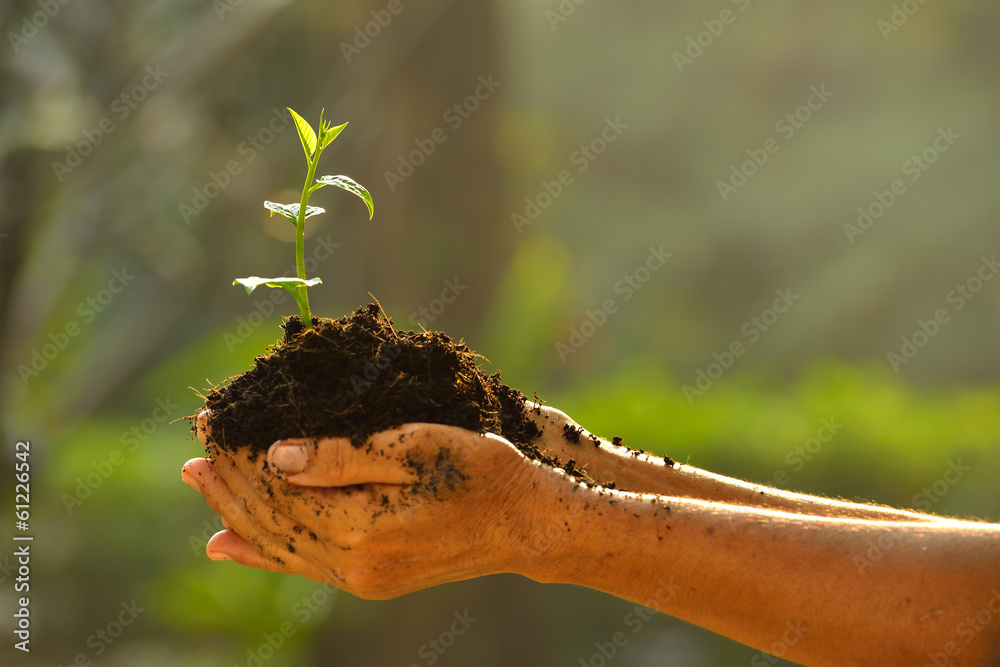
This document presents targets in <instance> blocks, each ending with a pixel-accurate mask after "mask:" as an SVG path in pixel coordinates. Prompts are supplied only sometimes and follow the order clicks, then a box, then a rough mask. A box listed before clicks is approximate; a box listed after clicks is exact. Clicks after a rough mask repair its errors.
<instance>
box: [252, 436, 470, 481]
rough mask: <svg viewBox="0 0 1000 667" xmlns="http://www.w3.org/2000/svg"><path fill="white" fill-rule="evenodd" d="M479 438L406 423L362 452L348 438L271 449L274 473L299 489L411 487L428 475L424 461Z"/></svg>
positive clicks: (373, 439)
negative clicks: (358, 486)
mask: <svg viewBox="0 0 1000 667" xmlns="http://www.w3.org/2000/svg"><path fill="white" fill-rule="evenodd" d="M479 437H480V436H479V435H478V434H476V433H473V432H472V431H467V430H465V429H461V428H457V427H454V426H444V425H441V424H404V425H403V426H400V427H399V428H394V429H389V430H386V431H381V432H379V433H376V434H374V435H372V436H371V438H369V440H368V442H367V443H366V445H365V446H364V447H355V446H354V445H353V444H352V443H351V441H350V439H348V438H321V439H311V438H291V439H288V440H279V441H278V442H276V443H274V444H273V445H271V448H270V449H269V450H268V453H267V462H268V465H269V467H270V468H271V470H272V471H273V472H274V473H275V474H277V475H278V476H280V477H281V478H282V479H286V480H288V481H289V482H293V483H295V484H298V485H301V486H326V487H331V486H351V485H355V484H369V483H378V484H413V483H418V482H419V481H420V480H421V478H422V477H423V476H425V475H426V474H428V473H429V472H431V471H429V470H428V469H427V465H426V460H425V459H426V457H427V455H428V454H429V453H431V452H437V451H439V450H440V449H442V448H444V449H448V450H455V451H460V450H461V449H462V448H464V447H467V446H468V445H470V444H474V443H475V442H476V440H475V439H476V438H479Z"/></svg>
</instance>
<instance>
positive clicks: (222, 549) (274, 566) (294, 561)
mask: <svg viewBox="0 0 1000 667" xmlns="http://www.w3.org/2000/svg"><path fill="white" fill-rule="evenodd" d="M205 551H206V553H208V557H209V558H211V559H212V560H231V561H234V562H236V563H239V564H240V565H246V566H247V567H253V568H257V569H259V570H269V571H271V572H281V573H282V574H301V575H302V576H304V577H308V578H310V579H312V580H314V581H321V582H326V581H327V576H326V573H325V572H324V571H323V570H322V569H321V568H318V567H316V566H315V565H313V564H311V563H309V562H307V561H305V560H304V559H302V558H299V557H297V556H295V555H294V554H290V555H289V556H288V557H279V558H278V559H270V558H265V557H263V556H261V555H260V554H259V553H257V550H256V549H255V548H254V546H253V545H252V544H250V543H249V542H247V541H246V540H245V539H243V538H242V537H240V536H239V535H238V534H237V533H235V532H233V531H231V530H222V531H219V532H218V533H216V534H215V535H213V536H212V538H211V539H210V540H209V541H208V545H207V546H206V547H205Z"/></svg>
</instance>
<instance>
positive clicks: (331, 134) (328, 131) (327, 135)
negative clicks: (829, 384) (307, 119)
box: [320, 123, 347, 149]
mask: <svg viewBox="0 0 1000 667" xmlns="http://www.w3.org/2000/svg"><path fill="white" fill-rule="evenodd" d="M345 127H347V123H344V124H343V125H338V126H337V127H330V126H329V125H327V126H326V127H325V128H323V140H322V143H321V144H320V148H321V149H323V148H326V147H327V146H329V145H330V142H332V141H333V140H334V139H336V138H337V135H338V134H340V133H341V132H343V131H344V128H345Z"/></svg>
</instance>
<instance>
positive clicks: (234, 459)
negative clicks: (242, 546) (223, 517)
mask: <svg viewBox="0 0 1000 667" xmlns="http://www.w3.org/2000/svg"><path fill="white" fill-rule="evenodd" d="M212 466H213V470H214V471H215V473H216V474H218V475H219V477H221V478H222V480H223V481H224V482H225V485H226V487H227V490H228V491H229V492H230V493H231V494H232V495H233V496H234V497H236V498H238V499H240V501H241V502H242V507H243V510H244V511H245V512H246V513H247V514H249V515H250V516H251V517H252V518H253V519H254V520H255V521H256V522H257V523H259V524H260V525H261V527H262V528H264V529H266V530H268V531H269V532H272V533H277V534H279V535H291V534H292V529H293V528H295V527H296V524H295V522H294V521H293V520H291V519H290V518H289V517H287V516H285V515H284V514H282V512H281V511H280V509H276V508H275V507H273V506H271V505H270V504H269V501H271V500H273V499H274V498H276V497H283V496H288V495H291V493H292V492H293V491H294V490H295V489H296V487H293V486H292V485H290V484H287V483H286V482H283V481H281V480H276V479H274V476H273V475H271V474H269V473H265V472H264V471H263V467H264V463H263V461H261V460H260V458H259V457H258V458H257V460H256V461H250V460H249V458H248V457H247V456H246V455H245V452H241V451H237V452H233V453H232V454H231V455H230V454H229V453H220V454H219V455H218V456H216V458H215V459H214V460H213V462H212Z"/></svg>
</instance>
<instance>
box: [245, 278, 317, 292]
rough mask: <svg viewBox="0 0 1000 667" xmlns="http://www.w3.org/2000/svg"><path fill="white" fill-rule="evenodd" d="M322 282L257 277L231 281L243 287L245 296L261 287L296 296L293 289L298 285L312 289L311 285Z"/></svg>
mask: <svg viewBox="0 0 1000 667" xmlns="http://www.w3.org/2000/svg"><path fill="white" fill-rule="evenodd" d="M322 282H323V281H322V280H320V279H319V278H310V279H309V280H302V279H301V278H258V277H257V276H250V277H249V278H237V279H236V280H234V281H233V284H234V285H243V287H245V288H246V290H247V294H252V293H253V291H254V290H255V289H257V288H258V287H260V286H261V285H267V286H268V287H283V288H285V289H286V290H288V291H289V292H291V293H292V294H297V292H296V291H295V289H296V288H297V287H298V286H299V285H305V286H306V287H312V286H313V285H319V284H320V283H322Z"/></svg>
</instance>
